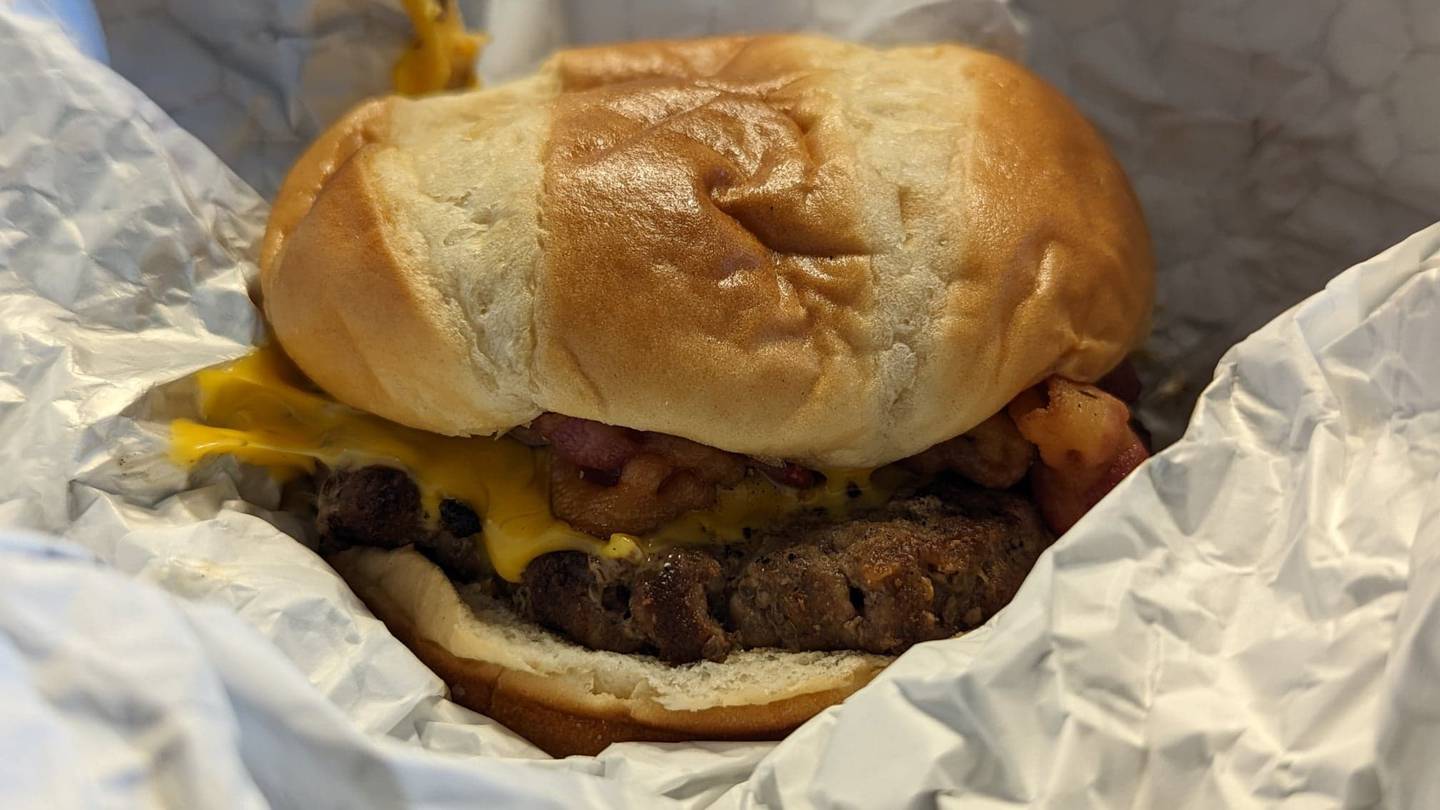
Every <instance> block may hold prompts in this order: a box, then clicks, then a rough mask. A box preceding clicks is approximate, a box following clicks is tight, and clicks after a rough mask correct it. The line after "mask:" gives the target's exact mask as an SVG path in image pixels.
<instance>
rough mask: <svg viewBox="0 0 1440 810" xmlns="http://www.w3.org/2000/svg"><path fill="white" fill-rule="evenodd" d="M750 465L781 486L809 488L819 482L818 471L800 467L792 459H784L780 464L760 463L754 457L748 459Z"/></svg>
mask: <svg viewBox="0 0 1440 810" xmlns="http://www.w3.org/2000/svg"><path fill="white" fill-rule="evenodd" d="M750 466H752V467H754V468H755V469H757V470H759V471H760V472H761V473H763V474H764V475H765V477H766V478H769V479H770V480H771V481H774V482H775V483H777V484H779V485H780V486H782V487H792V488H794V489H809V488H810V487H813V486H815V485H816V484H818V483H820V473H818V472H815V471H814V470H811V469H808V468H806V467H801V466H800V465H799V464H796V463H795V462H793V461H784V462H781V463H780V464H778V465H777V464H762V463H761V462H759V461H756V460H754V459H751V460H750Z"/></svg>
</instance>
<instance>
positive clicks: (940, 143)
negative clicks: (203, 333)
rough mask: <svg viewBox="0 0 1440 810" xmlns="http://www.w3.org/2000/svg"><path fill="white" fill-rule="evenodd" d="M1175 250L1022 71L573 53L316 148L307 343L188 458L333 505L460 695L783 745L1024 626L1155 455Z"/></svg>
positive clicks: (730, 53) (331, 537) (968, 58)
mask: <svg viewBox="0 0 1440 810" xmlns="http://www.w3.org/2000/svg"><path fill="white" fill-rule="evenodd" d="M1152 286H1153V281H1152V260H1151V255H1150V248H1149V244H1148V238H1147V235H1146V232H1145V227H1144V224H1143V221H1142V218H1141V214H1140V210H1139V208H1138V206H1137V204H1136V200H1135V197H1134V195H1133V194H1132V193H1131V190H1130V188H1129V186H1128V185H1127V183H1126V180H1125V177H1124V175H1123V174H1122V172H1121V170H1120V168H1119V167H1118V166H1117V165H1116V163H1115V161H1114V159H1113V158H1112V157H1111V155H1110V153H1109V152H1108V151H1107V149H1106V147H1105V145H1104V143H1103V142H1102V141H1101V139H1100V138H1099V136H1097V134H1096V133H1095V131H1094V129H1092V128H1091V126H1090V125H1089V124H1088V123H1086V121H1085V120H1084V119H1083V118H1082V117H1081V116H1080V114H1079V113H1077V112H1076V111H1075V109H1074V108H1073V107H1071V105H1070V104H1069V103H1067V102H1066V101H1065V100H1064V99H1063V98H1062V97H1061V96H1060V95H1059V94H1058V93H1056V91H1054V90H1053V89H1051V88H1050V87H1048V86H1047V85H1046V84H1044V83H1043V82H1042V81H1040V80H1039V79H1037V78H1036V77H1035V76H1033V75H1031V74H1030V73H1028V72H1026V71H1025V70H1024V69H1023V68H1021V67H1019V66H1017V65H1015V64H1012V63H1010V62H1008V61H1006V60H1004V59H1001V58H998V57H995V56H991V55H987V54H984V53H980V52H977V51H973V50H970V49H968V48H964V47H960V46H956V45H933V46H924V47H904V48H894V49H889V50H875V49H871V48H868V47H863V46H860V45H854V44H848V43H843V42H836V41H832V40H828V39H822V38H817V37H809V36H765V37H732V38H719V39H703V40H694V41H673V42H641V43H633V44H625V45H616V46H608V47H597V48H589V49H583V50H573V51H566V52H562V53H559V54H557V55H556V56H554V57H553V58H552V59H551V60H550V61H549V62H547V63H546V64H545V65H544V66H543V67H542V68H541V69H540V71H539V72H538V73H537V74H535V75H533V76H531V77H529V78H525V79H521V80H518V81H514V82H511V83H509V84H505V85H501V86H498V87H494V88H491V89H486V90H479V91H470V92H460V93H454V94H450V95H443V96H436V97H429V98H425V99H421V100H411V99H405V98H400V97H393V98H384V99H380V100H377V101H372V102H369V103H367V104H364V105H362V106H360V107H359V108H357V109H355V110H354V111H352V112H351V113H349V114H348V115H346V116H345V117H344V118H343V119H342V120H341V121H339V122H338V123H337V124H335V125H334V126H333V127H332V128H331V129H330V130H329V131H328V132H326V133H325V134H324V135H323V136H322V137H321V138H320V139H319V140H318V141H317V142H316V143H315V144H314V145H313V146H312V147H311V148H310V149H309V151H308V152H306V153H305V155H304V156H303V157H302V158H301V159H300V161H299V162H298V163H297V164H296V166H295V167H294V169H293V170H292V171H291V173H290V175H289V177H288V179H287V180H286V182H285V184H284V186H283V187H282V188H281V190H280V193H279V196H278V198H277V199H276V201H275V206H274V210H273V213H272V214H271V218H270V223H269V229H268V232H267V233H266V236H265V242H264V245H263V250H262V257H261V276H260V291H261V296H262V304H263V307H264V311H265V313H266V315H267V318H268V320H269V323H270V326H271V327H272V329H273V332H274V338H275V341H274V344H278V345H273V344H272V345H271V346H270V347H267V348H265V349H262V350H261V351H259V352H258V353H256V354H254V355H252V356H250V357H247V358H244V359H242V360H239V361H237V362H235V363H233V364H231V365H229V366H226V367H224V368H219V369H214V370H211V371H207V372H203V373H202V375H201V378H200V382H199V387H200V391H201V396H200V418H199V419H198V420H195V421H181V422H177V423H176V424H175V425H174V446H175V453H176V457H177V458H178V459H180V460H181V461H182V462H184V463H187V464H193V463H195V462H197V461H198V460H199V459H201V458H203V457H205V456H211V455H226V454H229V455H233V456H235V457H238V458H239V459H240V460H243V461H248V462H251V463H255V464H260V465H264V466H266V467H268V468H269V469H271V470H272V471H274V473H275V474H276V475H277V476H280V477H282V478H284V479H285V480H287V481H289V482H291V485H292V488H293V491H296V492H301V493H308V498H309V500H308V503H309V507H307V508H310V509H312V510H313V516H314V526H315V530H316V531H315V534H316V538H317V540H316V542H317V543H318V547H319V549H320V550H321V552H322V553H323V554H325V555H326V556H327V557H328V559H329V560H330V561H331V563H332V564H333V565H334V566H335V568H336V570H338V571H339V572H340V573H341V574H342V575H343V576H344V577H345V578H346V579H347V581H348V582H349V583H350V584H351V586H352V587H353V588H354V590H355V592H356V593H357V594H358V595H359V596H360V597H361V598H362V599H363V600H364V601H365V602H366V603H367V604H368V605H369V606H370V608H371V609H372V610H373V611H374V612H375V613H376V614H377V615H378V616H379V617H380V618H382V619H383V620H384V621H385V623H386V624H387V625H388V626H389V627H390V628H391V630H392V631H393V632H394V633H395V634H396V635H397V636H398V637H399V638H400V639H401V640H403V641H404V642H405V643H406V644H408V645H409V646H410V647H411V649H413V650H414V651H415V653H416V654H417V655H418V656H419V657H420V658H421V659H422V660H423V661H425V662H426V663H427V664H428V665H429V666H430V667H431V668H433V669H434V670H435V671H436V672H437V673H439V674H440V675H441V676H442V677H443V678H444V679H445V680H446V682H447V683H448V684H449V686H450V689H451V693H452V696H453V697H454V699H455V700H457V701H458V702H460V703H462V704H465V705H467V706H470V707H472V708H474V709H477V710H479V711H482V712H484V713H486V714H488V715H490V716H491V717H493V718H495V719H496V720H498V721H500V722H502V723H504V724H506V725H508V726H510V727H511V728H513V729H514V730H515V731H517V732H519V733H521V734H523V735H525V736H527V737H529V738H530V739H531V740H533V741H534V742H536V743H537V744H538V745H539V746H540V747H542V748H544V749H545V750H547V751H549V752H551V753H552V754H570V753H594V752H596V751H598V750H600V749H601V748H603V747H604V746H605V745H607V744H608V743H610V742H613V741H617V740H688V739H767V738H776V737H779V736H781V735H783V734H785V733H786V732H787V731H789V730H790V729H792V728H794V727H795V726H796V725H798V724H799V723H801V722H803V721H804V720H805V719H807V718H808V717H810V716H811V715H813V714H814V713H816V712H817V711H819V710H820V709H822V708H824V707H825V706H828V705H830V704H833V703H835V702H837V701H839V700H841V699H843V698H844V697H845V696H846V695H848V694H850V693H851V692H853V691H854V690H856V689H857V688H859V687H860V686H861V685H863V684H864V683H865V682H866V681H867V680H869V679H870V678H871V677H873V676H874V675H875V674H876V673H877V672H878V671H879V670H880V669H882V668H883V667H884V666H885V665H886V664H887V663H888V662H889V661H890V660H892V658H893V656H895V655H897V654H899V653H901V652H902V651H904V650H905V649H907V648H908V647H910V646H911V645H914V644H916V643H919V642H922V641H928V640H933V639H941V638H946V637H950V636H954V635H956V634H958V633H963V632H965V631H966V630H969V629H971V628H974V627H977V626H978V625H980V624H981V623H983V622H985V621H986V620H987V619H988V618H989V617H990V616H992V615H993V614H994V613H995V612H996V611H998V610H999V609H1000V608H1001V607H1003V606H1004V605H1005V604H1006V602H1007V601H1009V599H1010V598H1011V597H1012V595H1013V594H1014V593H1015V591H1016V589H1017V588H1018V587H1019V585H1020V583H1021V581H1022V580H1023V579H1024V577H1025V575H1026V573H1027V572H1028V571H1029V569H1030V568H1031V566H1032V565H1033V564H1034V562H1035V560H1036V558H1037V557H1038V555H1039V554H1040V553H1041V552H1042V551H1043V550H1044V549H1045V548H1046V547H1047V546H1048V545H1049V544H1050V543H1051V542H1052V540H1053V538H1054V537H1055V536H1056V535H1057V534H1059V533H1061V532H1063V531H1065V529H1066V528H1068V527H1069V526H1070V525H1071V524H1072V523H1073V522H1075V521H1076V520H1077V519H1078V518H1079V517H1080V516H1081V515H1083V514H1084V513H1085V511H1086V510H1087V509H1089V508H1090V507H1091V506H1092V505H1093V504H1094V503H1095V502H1096V501H1097V500H1099V499H1100V498H1101V497H1102V496H1103V495H1104V494H1105V493H1106V492H1108V491H1109V489H1110V488H1111V487H1112V486H1113V485H1114V484H1115V483H1116V482H1117V481H1118V480H1119V479H1120V478H1121V477H1123V476H1124V475H1125V474H1126V473H1127V472H1129V471H1130V470H1131V469H1133V468H1134V467H1135V466H1136V465H1137V464H1139V463H1140V461H1142V460H1143V459H1144V458H1145V454H1146V453H1145V449H1144V447H1143V446H1142V443H1141V441H1140V439H1139V438H1138V437H1137V435H1136V433H1135V431H1134V430H1133V429H1132V426H1131V425H1132V422H1131V417H1130V412H1129V410H1128V407H1127V405H1126V401H1127V400H1133V397H1134V394H1135V385H1134V384H1133V377H1130V378H1128V379H1127V376H1128V375H1127V373H1126V368H1127V367H1126V366H1125V365H1124V359H1125V357H1126V355H1127V353H1128V352H1130V351H1131V350H1132V349H1133V348H1135V346H1136V345H1137V344H1138V343H1139V342H1140V340H1141V339H1142V338H1143V336H1144V335H1145V333H1146V329H1147V322H1148V318H1149V311H1150V303H1151V298H1152V292H1153V290H1152Z"/></svg>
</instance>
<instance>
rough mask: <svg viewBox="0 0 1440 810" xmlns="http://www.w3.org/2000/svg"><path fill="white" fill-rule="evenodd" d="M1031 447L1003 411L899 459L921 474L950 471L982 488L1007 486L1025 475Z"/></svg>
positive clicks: (1033, 452)
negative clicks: (920, 451)
mask: <svg viewBox="0 0 1440 810" xmlns="http://www.w3.org/2000/svg"><path fill="white" fill-rule="evenodd" d="M1034 460H1035V446H1034V445H1033V444H1031V443H1030V442H1029V441H1027V440H1026V439H1025V437H1024V436H1022V435H1021V434H1020V431H1018V430H1016V428H1015V423H1014V422H1013V421H1011V419H1010V416H1009V415H1008V414H1006V413H1005V412H1004V411H1001V412H1000V413H997V414H995V415H994V416H992V417H990V418H989V419H986V420H985V421H984V422H981V423H980V424H978V425H976V426H975V427H973V428H971V429H970V430H969V432H967V433H962V434H960V435H959V436H956V437H955V438H953V439H950V440H949V441H944V442H941V443H939V444H937V445H935V446H934V447H932V448H930V449H929V450H926V451H924V452H923V453H920V454H918V455H914V456H911V457H910V458H907V459H905V460H904V462H902V463H903V464H904V465H905V466H906V467H908V468H910V469H911V470H914V471H915V472H917V473H920V474H921V475H935V474H936V473H939V472H940V471H941V470H954V471H955V472H958V473H960V474H961V475H963V476H965V477H966V478H968V479H970V480H971V481H974V482H975V483H977V484H979V485H980V486H982V487H989V488H990V489H1009V488H1010V487H1013V486H1015V485H1016V484H1018V483H1020V482H1021V481H1022V480H1023V479H1024V478H1025V473H1026V472H1028V471H1029V470H1030V464H1031V462H1033V461H1034Z"/></svg>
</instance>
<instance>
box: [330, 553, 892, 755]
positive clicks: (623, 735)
mask: <svg viewBox="0 0 1440 810" xmlns="http://www.w3.org/2000/svg"><path fill="white" fill-rule="evenodd" d="M330 563H331V564H332V565H333V566H334V567H335V570H336V571H338V572H339V573H340V575H341V576H342V577H344V578H345V580H346V581H347V582H349V584H350V587H351V588H352V589H353V590H354V591H355V593H356V595H357V596H359V597H360V598H361V599H362V600H363V601H364V602H365V604H366V605H368V606H369V607H370V609H371V610H372V611H374V613H375V615H376V616H378V617H379V618H380V619H381V621H383V622H385V625H386V626H387V627H389V628H390V631H391V632H392V633H394V634H395V636H396V637H397V638H399V639H400V641H402V642H404V644H405V645H406V646H407V647H409V648H410V649H411V650H412V651H414V653H415V654H416V655H417V656H419V658H420V660H421V661H424V662H425V664H426V665H427V666H429V667H430V669H432V670H434V671H435V673H436V674H437V675H439V676H440V677H441V678H442V679H444V681H445V683H446V684H448V685H449V687H450V696H451V698H452V699H453V700H454V701H455V702H456V703H459V704H461V705H462V706H466V707H468V708H471V709H474V710H475V711H478V712H480V713H482V714H485V715H487V716H489V717H491V718H492V719H494V720H496V721H497V722H500V723H502V724H504V725H505V726H507V727H509V728H510V729H511V730H513V731H515V732H516V733H518V734H520V735H521V736H523V737H525V738H526V739H528V740H530V741H531V742H533V743H535V745H537V746H539V747H540V748H541V749H543V750H544V751H545V752H546V753H548V754H550V755H552V756H557V757H559V756H569V755H571V754H597V753H599V752H600V751H601V750H603V749H604V748H605V747H606V746H608V745H609V744H610V743H613V742H626V741H635V740H643V741H653V742H677V741H684V740H775V739H780V738H781V737H784V736H785V735H786V734H788V733H789V732H790V731H792V730H793V729H794V728H795V727H796V726H799V725H800V724H801V723H803V722H805V721H806V720H808V719H809V718H811V717H813V716H814V715H815V714H816V713H817V712H819V711H821V710H822V709H824V708H826V707H827V706H831V705H834V704H836V703H839V702H840V701H842V700H844V699H845V698H846V697H848V696H849V695H850V694H851V693H853V692H854V691H855V690H857V689H859V688H860V687H862V686H864V685H865V684H866V683H867V682H869V680H870V679H871V678H873V677H875V675H876V673H878V672H879V671H880V670H881V669H883V668H884V667H885V665H886V664H888V663H889V662H890V661H891V660H892V659H890V658H888V657H885V656H878V655H868V654H865V653H857V652H790V651H784V650H745V651H741V652H736V653H732V654H731V655H730V656H729V657H728V658H726V659H725V661H723V662H720V663H716V662H713V661H700V662H697V663H693V664H683V665H680V666H671V665H668V664H664V663H661V662H660V661H659V660H657V659H655V658H653V657H650V656H644V655H625V654H622V653H614V652H604V651H599V650H591V649H588V648H585V647H581V646H579V645H577V644H573V643H571V642H569V641H566V640H564V639H562V638H560V637H559V636H557V635H555V634H553V633H551V632H549V631H547V630H544V629H543V628H540V627H539V626H537V625H535V624H532V623H530V622H527V621H524V620H522V619H521V618H519V617H518V616H516V615H515V614H514V613H513V612H511V611H510V610H509V609H508V608H506V607H504V606H503V605H501V604H500V603H498V602H497V601H495V600H493V599H490V598H489V597H487V596H486V595H484V594H483V593H481V592H479V590H478V589H477V588H474V587H462V588H461V589H460V590H457V589H456V587H455V585H454V584H453V583H452V582H451V581H450V580H449V579H448V578H447V577H446V576H445V574H444V572H442V571H441V570H440V569H439V568H438V567H436V566H435V565H434V564H433V563H431V562H430V561H429V560H428V559H426V558H425V557H424V556H422V555H420V554H419V553H417V552H415V551H414V550H412V549H409V548H406V549H401V550H399V551H382V550H379V549H372V548H357V549H351V550H349V551H344V552H341V553H339V554H336V555H334V556H332V557H331V558H330Z"/></svg>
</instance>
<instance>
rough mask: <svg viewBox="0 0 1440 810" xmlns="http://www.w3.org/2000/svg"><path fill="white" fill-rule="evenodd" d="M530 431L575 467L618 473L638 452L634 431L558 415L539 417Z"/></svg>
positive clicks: (636, 436) (532, 424)
mask: <svg viewBox="0 0 1440 810" xmlns="http://www.w3.org/2000/svg"><path fill="white" fill-rule="evenodd" d="M530 431H531V432H533V433H535V434H536V435H538V436H540V437H541V438H543V439H544V440H545V441H546V442H548V443H549V444H550V449H551V450H553V451H554V453H555V455H557V456H559V457H561V458H563V459H565V460H566V461H569V462H570V463H571V464H574V465H575V466H577V467H588V468H590V469H592V470H605V471H609V472H617V471H619V470H620V468H622V467H624V466H625V463H626V462H627V461H629V460H630V459H632V458H634V457H635V456H636V455H637V454H638V453H639V452H640V441H639V437H638V435H637V434H636V433H635V431H633V430H629V429H626V428H622V427H616V426H615V425H607V424H605V423H603V422H592V421H590V420H589V419H576V418H574V417H572V416H561V415H560V414H558V413H542V414H540V415H539V416H537V417H535V421H533V422H531V423H530Z"/></svg>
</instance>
